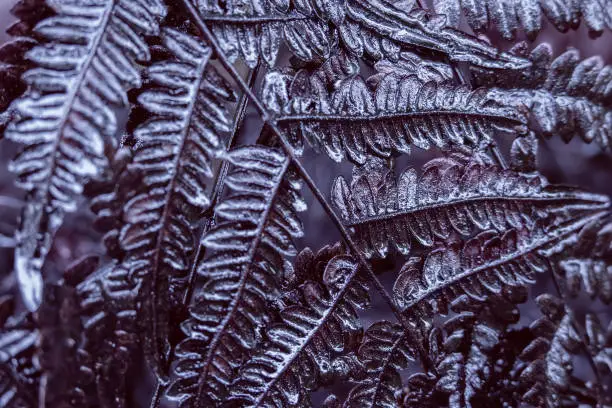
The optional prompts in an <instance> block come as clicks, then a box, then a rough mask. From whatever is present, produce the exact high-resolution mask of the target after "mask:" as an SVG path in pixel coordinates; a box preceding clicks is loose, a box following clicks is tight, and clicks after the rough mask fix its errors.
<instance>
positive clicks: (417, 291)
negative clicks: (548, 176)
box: [393, 211, 605, 316]
mask: <svg viewBox="0 0 612 408" xmlns="http://www.w3.org/2000/svg"><path fill="white" fill-rule="evenodd" d="M603 215H605V213H601V212H599V213H598V212H596V211H591V212H590V214H589V213H588V212H587V214H584V215H582V216H578V217H572V218H571V219H569V220H559V219H557V220H552V221H550V220H548V221H545V222H538V223H537V224H536V226H535V227H533V228H532V229H531V230H528V229H521V230H516V229H510V230H508V231H506V232H505V233H503V234H500V233H497V232H495V231H485V232H483V233H481V234H479V235H477V236H476V237H475V238H473V239H471V240H469V241H467V242H466V243H465V244H463V245H460V244H451V245H447V246H446V247H445V248H439V249H435V250H433V251H431V252H430V253H429V254H428V255H427V257H426V258H425V259H424V260H421V259H420V258H411V259H410V260H409V261H408V262H407V263H406V264H405V265H404V266H403V267H402V270H401V271H400V274H399V276H398V278H397V280H396V282H395V285H394V287H393V293H394V298H395V301H396V303H397V305H398V306H399V307H400V309H402V310H404V311H406V312H407V313H408V314H409V315H415V316H416V315H419V314H422V315H426V316H431V315H432V314H433V313H436V312H439V313H446V311H447V308H448V304H449V303H450V302H452V301H453V300H454V299H455V298H457V297H458V296H460V295H462V294H467V295H468V296H469V297H471V298H473V299H475V300H479V301H481V300H483V299H485V298H486V296H487V295H488V294H490V293H493V294H497V293H500V291H501V290H502V289H503V288H504V287H505V286H520V285H524V284H533V283H535V274H536V273H537V272H545V271H548V270H549V269H550V268H549V264H548V262H547V261H546V255H547V254H546V251H548V250H552V249H554V247H555V245H558V244H559V242H560V241H561V240H563V239H567V238H568V237H571V235H572V234H575V233H576V232H578V231H579V230H580V229H581V228H582V227H583V226H584V225H586V224H587V223H589V222H590V221H593V220H596V219H599V218H601V217H602V216H603Z"/></svg>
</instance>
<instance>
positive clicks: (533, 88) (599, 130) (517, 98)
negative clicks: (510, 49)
mask: <svg viewBox="0 0 612 408" xmlns="http://www.w3.org/2000/svg"><path fill="white" fill-rule="evenodd" d="M529 59H530V60H531V61H532V63H533V64H532V67H531V68H530V69H528V70H526V71H524V72H522V73H520V74H518V73H515V74H510V75H498V74H496V73H495V72H484V73H483V72H480V73H476V75H475V77H476V79H475V83H476V84H477V85H479V86H487V87H496V86H497V87H498V88H497V89H496V90H492V91H491V96H492V97H493V98H494V99H497V100H498V102H499V103H502V104H505V105H510V106H523V107H527V109H528V110H529V112H530V113H531V117H532V118H533V120H534V121H535V122H536V124H537V129H534V130H535V131H536V132H537V133H540V134H543V135H544V136H547V137H550V136H553V135H559V136H561V138H562V139H563V140H565V141H566V142H569V141H570V140H571V139H572V138H573V137H574V136H580V138H582V140H584V141H585V142H586V143H591V142H593V141H595V142H597V143H598V144H599V145H600V146H601V148H602V149H604V150H606V151H608V152H609V151H610V150H612V142H611V141H610V140H611V137H612V66H610V65H604V62H603V60H602V58H601V57H599V56H593V57H589V58H586V59H581V57H580V53H579V52H578V50H575V49H569V50H568V51H566V52H564V53H563V54H561V55H560V56H558V57H557V58H554V59H553V52H552V49H551V46H550V45H549V44H546V43H544V44H540V45H539V46H537V47H536V48H535V49H534V50H533V51H531V53H530V55H529Z"/></svg>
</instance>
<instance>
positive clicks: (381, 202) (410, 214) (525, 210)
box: [332, 156, 608, 257]
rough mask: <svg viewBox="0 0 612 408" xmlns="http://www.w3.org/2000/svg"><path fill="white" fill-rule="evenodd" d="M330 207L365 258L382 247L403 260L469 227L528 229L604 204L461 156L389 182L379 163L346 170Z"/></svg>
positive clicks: (466, 232) (597, 198) (387, 172)
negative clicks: (419, 248) (413, 251)
mask: <svg viewBox="0 0 612 408" xmlns="http://www.w3.org/2000/svg"><path fill="white" fill-rule="evenodd" d="M332 200H333V203H334V204H335V206H336V208H337V209H338V212H339V214H340V216H341V217H342V219H343V221H344V223H345V225H346V226H347V227H351V228H353V229H354V231H355V234H354V236H355V239H356V241H357V243H358V244H359V245H360V247H361V248H362V250H363V251H364V253H365V255H366V256H368V257H373V256H376V257H385V256H386V255H387V254H388V253H389V249H390V247H395V248H396V249H397V250H398V251H399V252H400V253H402V254H403V255H408V254H409V253H410V252H411V249H412V248H413V244H414V243H418V244H420V245H422V246H426V247H431V246H432V245H434V243H435V241H436V240H438V239H439V240H448V239H449V237H451V235H452V234H454V233H458V234H461V235H464V236H467V235H470V233H471V232H472V231H473V230H474V228H475V227H476V228H477V229H479V230H486V229H489V228H494V229H496V230H498V231H506V230H508V229H511V228H522V227H527V228H530V227H532V226H533V225H534V224H535V222H536V221H537V220H538V219H540V218H542V217H545V216H546V214H548V213H555V212H559V211H566V210H568V209H571V208H577V209H582V208H588V207H591V208H605V207H606V206H607V202H608V200H607V198H605V197H602V196H598V195H593V194H588V193H584V192H581V191H579V190H577V189H574V188H570V187H557V186H551V185H548V183H547V182H546V181H545V180H544V179H543V178H542V177H540V176H537V175H533V174H524V173H521V172H519V171H513V170H504V169H502V168H501V167H499V166H498V165H495V164H492V163H486V162H483V161H479V160H477V159H466V158H462V157H461V156H457V157H452V156H451V157H448V158H440V159H434V160H432V161H430V162H429V163H426V164H425V165H424V166H422V174H421V176H420V177H419V176H418V175H417V172H416V170H415V169H412V168H411V169H408V170H406V171H404V172H403V173H402V174H401V175H400V176H399V177H398V178H397V179H396V178H395V176H394V175H393V172H392V171H391V170H390V169H389V168H388V167H387V165H386V164H385V163H384V161H382V160H381V159H376V158H372V159H370V161H369V162H368V163H366V165H364V166H363V168H362V169H358V170H356V171H354V175H353V180H352V182H351V185H350V186H349V185H348V183H347V182H346V181H345V179H344V178H343V177H338V178H337V179H336V182H335V183H334V187H333V189H332Z"/></svg>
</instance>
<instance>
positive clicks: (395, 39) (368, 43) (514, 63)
mask: <svg viewBox="0 0 612 408" xmlns="http://www.w3.org/2000/svg"><path fill="white" fill-rule="evenodd" d="M407 7H409V6H407V5H406V2H403V1H401V0H399V1H398V0H347V9H346V18H345V20H344V23H343V24H342V26H341V27H340V28H339V31H340V37H341V38H342V41H343V43H344V45H345V46H346V47H347V48H348V49H350V50H351V51H352V52H354V53H355V54H357V55H359V56H364V55H366V56H368V57H370V58H372V59H374V60H380V59H382V58H383V57H388V58H390V59H394V60H395V59H397V58H398V54H399V52H400V50H402V49H404V48H408V49H417V50H422V51H430V52H431V51H433V52H435V53H440V54H443V55H445V56H446V57H448V58H449V59H450V60H452V61H455V62H469V63H470V64H473V65H475V66H480V67H488V68H493V69H499V68H506V69H523V68H525V67H527V66H529V62H528V61H526V60H524V59H523V58H520V57H517V56H515V55H512V54H508V53H504V52H500V51H498V50H497V49H496V48H495V47H493V46H491V45H490V44H488V43H486V42H484V41H481V40H479V39H476V38H474V37H472V36H468V35H466V34H463V33H461V32H460V31H456V30H454V29H452V28H447V27H445V25H446V17H444V16H443V15H433V14H429V13H427V12H426V11H425V10H423V9H421V8H418V7H413V8H412V9H407Z"/></svg>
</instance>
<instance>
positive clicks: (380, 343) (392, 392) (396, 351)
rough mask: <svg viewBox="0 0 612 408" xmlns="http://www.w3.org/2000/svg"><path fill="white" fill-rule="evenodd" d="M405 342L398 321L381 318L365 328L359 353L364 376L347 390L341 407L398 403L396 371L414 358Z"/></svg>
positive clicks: (397, 375) (403, 332) (379, 405)
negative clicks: (364, 377)
mask: <svg viewBox="0 0 612 408" xmlns="http://www.w3.org/2000/svg"><path fill="white" fill-rule="evenodd" d="M408 341H409V337H408V334H407V333H406V330H405V329H404V328H403V327H402V326H401V325H399V324H395V323H390V322H387V321H380V322H376V323H374V324H372V325H371V326H370V327H368V329H367V330H366V332H365V334H364V337H363V340H362V343H361V346H360V347H359V353H358V358H359V360H360V361H361V362H362V363H363V364H365V366H366V370H367V373H366V375H367V378H366V379H365V380H364V381H362V382H360V383H359V384H357V385H356V386H355V387H354V388H353V389H352V390H351V391H350V393H349V395H348V397H347V399H346V401H345V402H344V407H346V408H351V407H364V408H365V407H372V408H373V407H385V408H387V407H388V408H391V407H396V406H397V394H398V393H399V392H400V391H401V389H402V380H401V378H400V374H399V372H398V371H399V370H403V369H406V368H407V367H408V364H409V363H410V362H411V361H414V360H415V351H414V350H413V348H412V347H413V346H412V345H410V344H409V342H408Z"/></svg>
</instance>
